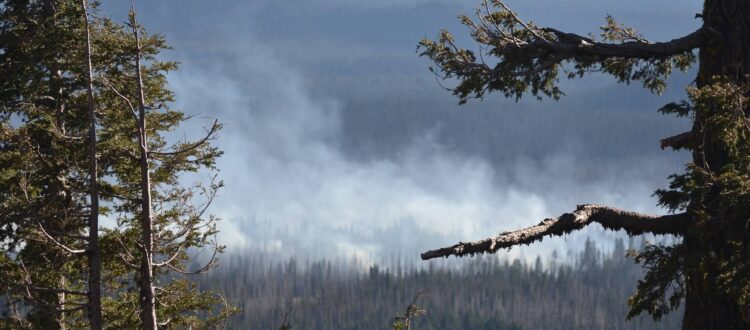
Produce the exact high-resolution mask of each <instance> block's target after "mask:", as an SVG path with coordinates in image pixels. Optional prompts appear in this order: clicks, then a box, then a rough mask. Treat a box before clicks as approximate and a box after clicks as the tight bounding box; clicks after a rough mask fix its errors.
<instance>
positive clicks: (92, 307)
mask: <svg viewBox="0 0 750 330" xmlns="http://www.w3.org/2000/svg"><path fill="white" fill-rule="evenodd" d="M81 8H82V9H83V19H84V21H85V25H84V29H85V33H86V59H85V62H86V70H87V79H88V85H87V86H86V87H87V93H88V109H87V110H88V118H89V134H88V135H89V136H88V142H89V198H90V199H91V206H90V211H89V212H90V214H89V237H88V249H87V252H88V266H89V278H88V287H89V291H88V298H89V299H88V300H89V301H88V317H89V325H90V328H91V329H101V328H102V294H101V250H100V249H99V182H98V167H99V166H98V164H97V159H96V155H97V145H96V144H97V140H96V111H95V109H94V84H93V69H92V67H91V32H90V30H89V16H88V9H87V4H86V0H81Z"/></svg>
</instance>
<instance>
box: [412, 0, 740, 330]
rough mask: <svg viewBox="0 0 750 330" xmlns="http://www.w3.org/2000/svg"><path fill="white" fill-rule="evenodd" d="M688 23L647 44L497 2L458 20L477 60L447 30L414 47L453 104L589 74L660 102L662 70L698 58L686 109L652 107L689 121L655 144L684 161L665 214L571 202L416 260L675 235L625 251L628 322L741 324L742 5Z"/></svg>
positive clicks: (540, 91) (723, 0)
mask: <svg viewBox="0 0 750 330" xmlns="http://www.w3.org/2000/svg"><path fill="white" fill-rule="evenodd" d="M696 18H700V19H702V20H703V26H702V27H701V28H699V29H698V30H696V31H695V32H693V33H690V34H688V35H686V36H684V37H680V38H677V39H674V40H671V41H668V42H656V43H652V42H649V41H647V40H646V39H645V38H644V37H643V36H641V35H640V34H639V33H637V32H636V30H634V29H632V28H629V27H626V26H624V25H622V24H621V23H618V22H616V21H615V20H614V18H612V17H609V16H608V17H607V18H606V23H605V25H604V26H603V27H602V28H601V30H602V31H601V36H600V38H595V37H594V36H593V35H592V36H588V37H585V36H581V35H577V34H573V33H566V32H563V31H559V30H557V29H554V28H549V27H542V26H538V25H536V24H533V23H531V22H526V21H524V20H522V19H521V18H520V17H519V15H517V14H516V13H515V12H513V11H512V10H511V9H510V8H508V6H507V5H506V4H505V3H504V2H502V1H500V0H491V1H484V2H483V3H482V6H481V7H480V9H478V10H477V13H476V19H472V18H469V17H466V16H463V17H461V21H462V23H463V24H464V25H466V26H467V27H468V28H469V30H470V34H471V37H472V38H473V39H474V41H475V42H476V43H478V44H480V45H481V46H482V49H483V50H481V52H482V53H480V54H478V56H477V55H476V54H475V53H474V52H472V51H470V50H468V49H463V48H460V47H458V46H457V45H456V44H455V41H454V38H453V36H452V35H451V34H450V33H449V32H447V31H443V32H442V33H441V34H440V36H439V37H438V39H437V40H429V39H425V40H423V41H422V42H420V47H421V49H422V55H424V56H427V57H429V58H430V59H431V60H433V61H434V62H435V64H436V68H435V69H433V70H434V72H435V73H436V74H438V75H439V76H441V77H442V78H444V79H456V80H457V85H456V87H455V88H453V93H454V94H455V95H456V96H458V97H459V100H460V102H461V103H465V102H466V101H467V100H468V99H470V98H482V97H483V96H485V95H486V94H487V93H493V92H497V93H501V94H502V95H504V96H506V97H512V98H516V99H519V98H521V97H523V96H526V95H530V96H533V97H536V98H539V99H542V98H545V97H549V98H553V99H558V98H560V97H562V96H563V92H562V90H561V89H560V88H559V87H558V80H559V77H560V76H561V75H562V76H566V77H567V78H577V77H582V76H584V75H586V74H587V73H589V72H603V73H606V74H609V75H611V76H613V77H614V78H615V80H617V81H618V82H622V83H630V82H634V81H640V82H642V84H643V86H644V88H646V89H648V90H650V91H652V92H656V93H658V92H661V91H662V90H663V89H664V88H665V87H666V78H667V77H668V76H669V74H670V73H671V72H672V70H674V69H675V68H676V69H680V70H687V69H688V68H689V67H690V66H691V65H692V64H693V63H694V62H695V60H696V56H695V53H694V51H695V50H698V54H699V55H698V56H697V59H698V62H699V69H698V75H697V77H696V80H695V85H694V86H689V87H688V94H689V98H690V100H689V101H682V102H677V103H670V104H668V105H666V106H665V107H663V108H662V109H661V110H660V111H661V112H663V113H669V114H676V115H678V116H688V117H690V118H692V120H693V128H692V130H690V131H689V132H685V133H682V134H679V135H676V136H673V137H669V138H665V139H663V140H662V141H661V145H662V148H673V149H675V150H679V149H688V150H692V153H693V160H692V162H691V163H689V164H688V165H687V166H686V172H685V173H681V174H676V175H674V176H672V182H671V184H670V188H669V189H664V190H659V191H657V196H658V197H659V203H660V204H661V205H662V206H665V207H667V208H668V209H669V211H671V212H670V214H667V215H662V216H650V215H644V214H639V213H635V212H629V211H624V210H619V209H614V208H611V207H606V206H601V205H580V206H578V207H577V209H576V210H575V211H574V212H571V213H566V214H563V215H561V216H559V217H556V218H550V219H545V220H543V221H542V222H541V223H539V224H538V225H536V226H533V227H529V228H526V229H521V230H517V231H512V232H506V233H502V234H500V235H499V236H497V237H492V238H488V239H485V240H482V241H478V242H473V243H460V244H456V245H454V246H451V247H446V248H442V249H438V250H434V251H428V252H426V253H424V254H422V258H423V259H430V258H435V257H442V256H449V255H457V256H463V255H467V254H469V255H473V254H476V253H485V252H489V253H494V252H496V251H497V250H499V249H501V248H505V247H510V246H514V245H519V244H529V243H531V242H534V241H537V240H540V239H542V238H543V237H545V236H550V235H562V234H565V233H568V232H570V231H573V230H577V229H580V228H582V227H584V226H586V225H588V224H590V223H592V222H597V223H600V224H601V225H603V226H604V227H605V228H608V229H624V230H626V231H627V232H628V233H629V234H631V235H637V234H642V233H655V234H674V235H678V236H681V237H682V241H681V242H679V243H677V244H675V245H673V246H666V247H664V246H648V247H646V248H645V249H643V250H642V251H641V252H639V253H635V254H634V255H635V257H636V260H638V261H640V262H643V263H644V265H645V267H646V269H647V270H648V272H647V274H646V275H645V277H644V279H643V280H641V281H639V283H638V290H637V292H636V293H635V294H634V296H633V297H632V298H631V299H630V306H631V312H630V316H631V317H632V316H634V315H637V314H639V313H642V312H646V313H649V314H650V315H652V316H653V317H654V318H656V319H659V318H660V317H662V316H663V315H664V314H665V313H668V312H669V311H671V310H674V309H675V308H677V307H678V306H679V305H680V304H681V303H682V302H683V301H684V304H685V315H684V322H683V327H684V328H686V329H743V328H748V327H750V278H749V276H750V229H749V228H750V220H749V219H750V207H749V206H748V205H750V188H749V187H750V119H748V116H749V115H750V106H748V97H749V96H750V92H749V91H750V88H748V83H750V25H749V24H748V22H750V2H748V1H746V0H705V1H704V9H703V13H702V14H699V15H697V16H696ZM686 19H688V18H686ZM485 58H494V60H496V63H495V62H493V63H495V64H488V63H487V62H486V61H485Z"/></svg>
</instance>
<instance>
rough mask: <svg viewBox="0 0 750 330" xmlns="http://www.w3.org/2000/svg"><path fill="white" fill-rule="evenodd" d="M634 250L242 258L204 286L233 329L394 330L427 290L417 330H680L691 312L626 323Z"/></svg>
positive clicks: (636, 272)
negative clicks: (408, 261)
mask: <svg viewBox="0 0 750 330" xmlns="http://www.w3.org/2000/svg"><path fill="white" fill-rule="evenodd" d="M631 244H632V243H631ZM633 247H634V248H635V246H633ZM628 248H629V247H628ZM626 249H627V248H626V247H625V244H624V243H623V242H622V241H618V242H617V243H616V245H615V248H614V249H613V250H612V251H611V252H608V253H605V252H602V251H601V250H599V249H597V248H596V247H595V245H594V244H593V243H592V242H590V241H589V242H587V244H586V248H585V249H584V250H583V251H582V252H580V253H577V254H574V255H570V258H569V260H568V261H566V262H560V261H557V262H555V261H554V259H553V258H552V259H550V260H548V261H543V260H541V259H539V258H537V261H536V262H535V263H527V262H524V261H520V260H515V261H510V262H509V261H501V260H500V259H498V258H497V257H496V256H485V257H482V258H474V259H467V260H460V261H458V263H460V264H457V261H456V260H447V261H439V262H436V263H431V264H430V266H429V267H427V268H424V267H423V268H415V267H414V266H404V264H405V262H398V261H394V262H391V263H390V265H388V266H387V267H386V266H377V265H373V266H369V267H367V266H362V265H361V264H359V265H357V262H354V261H351V262H341V261H316V262H307V261H297V260H294V259H291V260H286V261H280V260H276V259H274V258H272V257H270V256H268V255H265V256H258V255H257V254H250V253H249V254H245V255H240V254H233V255H230V256H227V257H226V258H225V259H224V261H223V265H222V267H221V268H220V269H219V271H217V272H216V273H214V274H212V275H210V276H207V277H201V281H200V285H201V286H202V287H203V288H204V289H209V288H210V289H213V290H216V291H219V292H223V293H225V294H226V295H227V299H228V300H229V302H230V303H231V304H232V305H234V306H237V307H239V308H240V310H241V312H240V313H239V314H237V315H235V316H234V317H232V318H231V320H230V325H231V327H230V328H233V329H272V328H278V327H279V325H280V324H281V321H282V320H283V318H284V315H285V314H286V313H287V312H288V313H289V317H290V318H291V320H292V322H293V323H294V325H295V327H294V328H297V329H386V328H388V326H389V322H390V320H391V319H392V318H393V317H394V316H395V315H396V314H397V313H403V311H404V310H405V309H406V306H407V305H408V304H409V303H410V302H411V301H412V299H413V297H414V295H415V294H417V293H419V292H423V291H427V294H426V295H424V296H421V297H420V298H419V299H418V300H417V304H418V305H419V306H421V307H423V308H425V309H426V310H427V314H426V315H424V316H421V317H419V318H417V319H416V320H415V322H414V323H413V326H414V328H416V329H676V328H679V327H680V324H681V322H680V316H681V314H682V313H672V314H669V315H667V316H666V318H665V319H663V320H662V321H661V322H660V323H656V322H654V321H653V320H652V319H651V318H649V317H648V316H642V317H639V318H635V319H632V320H630V321H626V320H625V315H626V313H627V309H628V307H627V305H626V304H624V303H623V302H624V301H626V300H627V298H628V297H629V296H630V295H631V294H632V293H633V292H634V289H635V283H636V281H637V280H638V279H639V278H640V277H641V276H642V270H641V269H640V266H638V265H636V264H634V263H633V260H632V259H630V258H628V257H627V256H626Z"/></svg>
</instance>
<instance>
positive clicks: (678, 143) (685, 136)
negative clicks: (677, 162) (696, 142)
mask: <svg viewBox="0 0 750 330" xmlns="http://www.w3.org/2000/svg"><path fill="white" fill-rule="evenodd" d="M660 142H661V148H662V149H666V148H672V149H674V150H680V149H685V148H690V146H691V144H692V143H693V133H692V132H685V133H680V134H677V135H675V136H670V137H668V138H664V139H662V140H661V141H660Z"/></svg>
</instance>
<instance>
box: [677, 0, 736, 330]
mask: <svg viewBox="0 0 750 330" xmlns="http://www.w3.org/2000/svg"><path fill="white" fill-rule="evenodd" d="M702 16H703V19H704V28H709V29H711V30H713V31H717V32H718V35H717V36H715V37H713V38H712V39H710V40H709V42H707V43H706V44H705V45H704V46H703V47H701V48H700V55H699V59H700V68H699V71H698V77H697V79H696V84H697V86H698V87H702V86H706V85H708V84H710V83H711V79H712V78H713V77H716V76H722V77H724V78H727V79H730V80H731V81H734V82H736V83H740V84H742V83H747V82H748V77H747V75H748V74H750V1H747V0H706V1H705V2H704V10H703V15H702ZM706 116H710V112H709V113H698V114H697V115H696V118H695V121H694V125H693V129H692V134H693V136H695V137H696V138H697V139H699V140H701V142H702V143H700V144H699V145H698V147H697V148H695V150H693V161H694V163H695V164H696V165H698V166H701V167H702V168H703V169H705V170H709V171H714V172H716V171H718V170H720V169H721V168H722V167H724V166H725V165H727V160H728V155H727V153H726V150H724V148H722V147H721V146H720V145H719V144H717V143H712V142H711V141H710V139H704V138H703V137H705V136H711V135H712V134H715V133H716V132H710V131H707V130H706V129H705V128H704V125H702V122H703V121H704V120H705V117H706ZM718 198H719V196H718V191H715V192H712V193H709V194H708V195H707V196H704V200H703V201H693V205H691V207H693V208H701V207H703V209H704V210H705V212H706V213H707V214H708V216H709V217H708V218H709V220H708V221H709V223H708V224H707V226H711V227H719V228H721V229H720V230H717V231H713V230H712V231H711V233H710V234H709V233H707V230H706V228H707V227H706V224H704V225H702V226H701V225H700V224H695V225H693V226H691V227H690V228H688V230H687V231H686V234H685V236H684V240H683V242H684V244H685V246H686V247H687V249H688V254H689V255H693V257H695V258H699V257H703V256H704V255H705V254H706V253H708V252H709V251H713V252H715V253H716V254H717V255H718V256H719V257H720V258H725V257H727V256H728V255H729V253H730V247H729V246H728V244H727V242H728V241H729V240H733V239H739V240H740V241H742V240H744V241H745V242H748V241H749V239H750V237H748V236H750V235H749V234H748V230H747V228H744V226H742V225H740V224H741V223H742V221H733V220H737V219H721V218H720V217H717V215H718V214H719V210H718V208H717V206H716V205H718V203H714V201H715V200H717V199H718ZM698 203H700V204H698ZM704 205H705V206H704ZM719 224H721V226H719ZM719 274H720V271H719V266H718V265H716V264H713V263H710V262H705V263H702V264H700V265H698V264H688V265H687V267H686V273H685V277H686V278H685V284H686V301H685V317H684V322H683V328H684V329H747V328H750V320H749V319H748V317H750V315H744V316H743V308H744V309H745V311H744V312H745V313H747V312H748V310H749V309H748V307H747V306H745V307H743V306H738V303H737V300H736V299H733V298H731V297H729V296H728V295H727V294H726V293H724V292H723V291H722V290H720V289H719V288H718V287H717V285H716V283H717V277H718V276H719Z"/></svg>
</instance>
